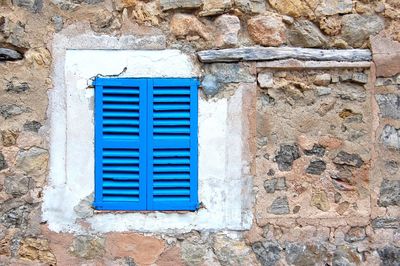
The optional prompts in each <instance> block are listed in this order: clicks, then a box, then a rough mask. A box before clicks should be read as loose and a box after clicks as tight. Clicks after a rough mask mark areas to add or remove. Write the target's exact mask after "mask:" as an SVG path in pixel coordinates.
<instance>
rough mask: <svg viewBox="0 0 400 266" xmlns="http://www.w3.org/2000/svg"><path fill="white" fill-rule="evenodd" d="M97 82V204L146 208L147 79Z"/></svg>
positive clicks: (104, 79)
mask: <svg viewBox="0 0 400 266" xmlns="http://www.w3.org/2000/svg"><path fill="white" fill-rule="evenodd" d="M94 84H95V203H94V206H95V208H96V209H99V210H144V209H145V208H146V110H147V93H146V85H147V84H146V80H145V79H116V78H96V80H95V82H94ZM76 122H77V123H79V122H80V121H76Z"/></svg>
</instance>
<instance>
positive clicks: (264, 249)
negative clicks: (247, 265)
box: [251, 241, 282, 266]
mask: <svg viewBox="0 0 400 266" xmlns="http://www.w3.org/2000/svg"><path fill="white" fill-rule="evenodd" d="M251 248H252V249H253V252H254V253H255V254H256V256H257V259H258V261H259V262H260V264H261V265H262V266H274V265H276V263H277V262H278V261H279V259H280V258H281V255H280V252H281V250H282V248H281V247H280V246H279V244H278V243H275V242H271V241H265V242H256V243H254V244H253V245H252V246H251Z"/></svg>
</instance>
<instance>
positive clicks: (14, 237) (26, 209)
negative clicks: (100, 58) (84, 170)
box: [0, 0, 400, 266]
mask: <svg viewBox="0 0 400 266" xmlns="http://www.w3.org/2000/svg"><path fill="white" fill-rule="evenodd" d="M399 10H400V4H399V3H398V1H396V0H382V1H366V0H359V1H352V0H334V1H331V0H329V1H328V0H305V1H299V0H280V1H277V0H191V1H189V0H148V1H141V0H83V1H79V0H78V1H77V0H52V1H48V0H12V1H11V0H0V131H1V141H0V229H1V230H0V264H1V265H160V266H164V265H399V261H400V159H399V158H400V107H399V106H400V93H399V89H400V63H399V62H400V43H399V42H400V31H399V30H400V11H399ZM56 34H60V35H65V36H67V35H68V34H70V35H71V36H79V35H84V34H89V35H93V36H100V35H106V36H108V37H110V36H112V37H113V38H115V39H116V40H117V41H118V42H120V43H121V47H122V46H123V47H131V48H130V49H134V50H137V49H141V47H143V46H146V47H153V48H151V49H178V50H181V51H182V52H183V53H185V54H187V55H189V56H190V57H191V58H192V60H193V62H194V64H195V65H196V67H197V68H198V69H200V70H201V75H200V78H201V79H202V88H201V90H202V91H203V93H202V96H201V97H202V98H203V99H204V100H207V101H216V100H217V99H222V98H224V99H225V98H226V99H230V98H231V97H233V96H234V95H235V92H236V91H238V89H239V88H243V87H246V88H253V89H254V90H256V92H255V93H253V94H249V95H257V96H256V97H255V98H254V97H253V96H252V97H248V98H245V99H244V106H246V108H248V113H249V114H253V115H252V116H251V117H250V118H249V121H246V126H247V127H248V128H249V129H250V130H251V132H252V134H250V135H249V136H246V138H248V142H247V143H250V144H251V143H252V142H254V145H249V147H248V151H247V152H249V154H250V156H251V158H252V162H251V164H250V165H249V167H250V169H249V172H250V173H251V175H252V186H253V190H252V192H251V193H248V194H249V195H247V196H248V197H249V198H250V199H252V202H253V206H252V209H253V216H254V219H253V223H252V227H251V229H250V230H224V231H222V230H199V231H196V230H192V231H191V232H188V233H182V232H168V233H151V232H150V233H149V232H147V233H145V234H144V233H143V232H140V231H138V230H135V229H132V230H130V231H126V232H119V233H117V232H109V233H98V232H95V231H94V230H93V229H92V228H91V226H90V224H89V223H87V222H86V221H85V219H77V220H76V223H77V224H79V226H80V228H83V229H82V231H81V232H80V233H76V232H75V233H71V232H68V231H67V230H66V231H60V232H55V231H51V230H50V229H49V225H48V224H47V221H46V219H44V218H43V216H42V206H43V204H42V203H43V195H44V193H45V189H46V187H47V186H48V172H49V157H50V156H51V151H52V147H51V146H50V145H49V143H50V142H49V132H50V131H51V130H53V129H54V128H50V125H51V124H50V122H49V116H51V115H52V114H51V113H49V112H50V111H51V109H48V105H49V97H48V93H49V92H51V91H52V90H53V88H54V86H55V84H54V82H55V80H54V79H53V77H54V75H53V73H54V72H55V71H57V68H58V67H59V66H57V65H56V64H55V63H54V62H55V61H56V59H57V58H55V54H56V53H55V52H54V51H55V50H54V49H53V48H54V43H53V40H54V39H55V38H56V36H58V35H56ZM101 40H105V39H101V38H100V37H99V42H100V41H101ZM102 45H105V46H106V45H107V42H106V41H104V42H103V43H102ZM255 45H259V46H267V47H282V46H292V47H300V48H318V49H332V48H335V49H339V50H341V49H351V48H363V49H370V50H371V51H372V55H373V60H372V61H366V62H343V61H342V62H339V61H340V60H339V61H337V62H336V61H332V60H331V61H329V62H326V61H321V60H319V61H318V62H310V61H298V60H292V59H289V60H277V61H268V60H265V61H264V62H257V61H246V60H241V59H237V60H233V61H236V62H226V60H225V61H224V62H208V63H202V62H201V61H200V60H198V59H197V57H196V52H198V51H201V50H207V49H224V48H239V47H248V46H255ZM83 46H85V47H86V49H90V48H91V47H93V45H92V44H91V43H82V47H83ZM346 51H348V50H346ZM343 52H344V50H343ZM320 53H321V55H322V52H321V51H320ZM337 53H338V54H340V51H338V52H337ZM317 59H318V58H317ZM231 61H232V60H231ZM358 61H359V60H358ZM364 61H365V60H364ZM59 104H60V105H62V104H64V103H63V102H62V101H60V103H59ZM253 146H254V147H253ZM210 148H212V147H210ZM71 193H73V192H71ZM82 200H83V201H82V204H81V205H80V206H78V208H77V209H76V211H77V212H79V213H80V214H83V215H84V216H86V215H89V216H90V215H92V213H93V210H92V209H91V208H90V202H91V198H90V197H88V198H87V199H82Z"/></svg>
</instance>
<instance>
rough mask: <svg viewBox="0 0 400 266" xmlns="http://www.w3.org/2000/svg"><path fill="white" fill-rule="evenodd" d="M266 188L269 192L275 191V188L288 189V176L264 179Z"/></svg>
mask: <svg viewBox="0 0 400 266" xmlns="http://www.w3.org/2000/svg"><path fill="white" fill-rule="evenodd" d="M264 188H265V191H266V192H267V193H274V192H275V190H286V189H287V186H286V178H285V177H278V178H272V179H268V180H265V181H264Z"/></svg>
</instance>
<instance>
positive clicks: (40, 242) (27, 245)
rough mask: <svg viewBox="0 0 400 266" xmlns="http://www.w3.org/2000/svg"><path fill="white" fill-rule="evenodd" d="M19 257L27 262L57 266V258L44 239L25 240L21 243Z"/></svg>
mask: <svg viewBox="0 0 400 266" xmlns="http://www.w3.org/2000/svg"><path fill="white" fill-rule="evenodd" d="M18 255H19V256H20V257H21V258H23V259H26V260H31V261H41V262H44V263H47V264H48V265H56V263H57V261H56V257H55V256H54V254H53V253H52V252H51V250H50V247H49V242H48V240H47V239H43V238H31V237H28V238H25V239H23V240H22V241H21V243H20V247H19V250H18Z"/></svg>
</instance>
